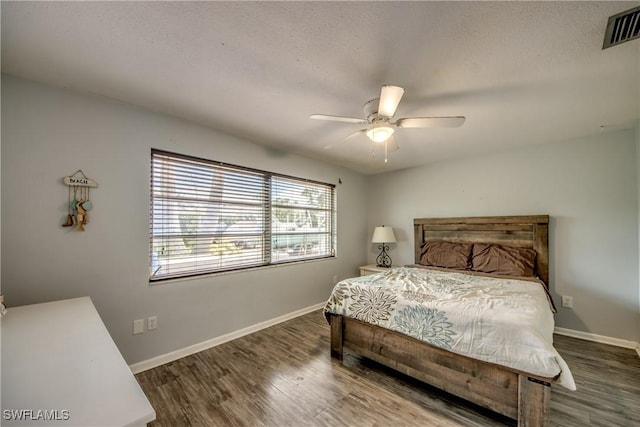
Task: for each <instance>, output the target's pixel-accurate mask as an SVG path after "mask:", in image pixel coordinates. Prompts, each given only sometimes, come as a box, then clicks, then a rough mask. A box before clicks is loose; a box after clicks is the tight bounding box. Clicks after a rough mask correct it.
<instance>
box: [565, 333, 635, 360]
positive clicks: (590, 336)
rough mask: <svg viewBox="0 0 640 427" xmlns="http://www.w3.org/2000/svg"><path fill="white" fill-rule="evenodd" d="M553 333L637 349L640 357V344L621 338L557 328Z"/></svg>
mask: <svg viewBox="0 0 640 427" xmlns="http://www.w3.org/2000/svg"><path fill="white" fill-rule="evenodd" d="M553 332H554V333H556V334H558V335H565V336H567V337H573V338H580V339H582V340H587V341H593V342H599V343H602V344H609V345H614V346H616V347H624V348H631V349H635V350H636V352H637V353H638V356H640V343H637V342H635V341H627V340H623V339H620V338H612V337H607V336H605V335H596V334H592V333H590V332H582V331H575V330H573V329H565V328H558V327H556V328H555V329H554V331H553Z"/></svg>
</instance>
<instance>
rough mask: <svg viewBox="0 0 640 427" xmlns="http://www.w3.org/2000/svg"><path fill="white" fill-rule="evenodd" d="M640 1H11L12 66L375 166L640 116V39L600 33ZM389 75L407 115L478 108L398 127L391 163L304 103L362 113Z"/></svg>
mask: <svg viewBox="0 0 640 427" xmlns="http://www.w3.org/2000/svg"><path fill="white" fill-rule="evenodd" d="M638 4H640V3H639V2H637V1H636V2H609V1H607V2H535V3H530V2H526V3H523V2H406V3H405V2H15V3H14V2H5V1H3V2H2V4H1V13H2V71H3V72H5V73H9V74H12V75H17V76H23V77H25V78H29V79H33V80H36V81H40V82H44V83H49V84H53V85H57V86H64V87H68V88H72V89H77V90H81V91H86V92H91V93H97V94H101V95H105V96H108V97H112V98H116V99H120V100H123V101H126V102H130V103H132V104H136V105H140V106H143V107H146V108H149V109H151V110H154V111H160V112H164V113H167V114H171V115H174V116H178V117H182V118H185V119H188V120H191V121H194V122H197V123H201V124H204V125H207V126H210V127H212V128H216V129H219V130H222V131H225V132H228V133H230V134H233V135H237V136H239V137H242V138H246V139H249V140H252V141H254V142H256V143H259V144H265V145H269V146H271V147H275V148H278V149H282V150H285V151H292V152H297V153H300V154H304V155H307V156H310V157H315V158H319V159H323V160H328V161H330V162H332V163H335V164H339V165H343V166H346V167H349V168H352V169H354V170H357V171H360V172H364V173H377V172H381V171H388V170H394V169H401V168H406V167H411V166H416V165H422V164H425V163H429V162H433V161H439V160H443V159H450V158H455V157H460V156H469V155H474V154H478V153H483V152H490V151H495V150H501V149H506V148H509V147H515V146H521V145H528V144H541V143H551V142H554V141H561V140H565V139H570V138H577V137H583V136H586V135H589V134H594V133H598V132H603V131H604V132H606V131H609V130H612V129H621V128H630V127H632V126H633V125H634V123H635V121H636V120H638V119H640V40H634V41H631V42H628V43H625V44H623V45H619V46H616V47H613V48H610V49H607V50H602V49H601V47H602V40H603V36H604V30H605V26H606V23H607V18H608V17H609V16H610V15H613V14H615V13H618V12H621V11H624V10H627V9H630V8H632V7H634V6H637V5H638ZM382 84H394V85H399V86H403V87H404V88H405V89H406V93H405V96H404V98H403V100H402V102H401V104H400V107H399V108H398V113H397V117H406V116H443V115H464V116H466V117H467V121H466V123H465V124H464V126H463V127H461V128H457V129H400V130H398V131H397V133H396V138H397V141H398V144H399V146H400V149H399V150H398V151H395V152H393V153H391V154H390V156H389V162H388V163H387V164H386V165H385V164H384V162H383V155H382V152H381V151H380V150H378V151H377V152H376V155H375V158H371V143H370V142H369V141H368V140H367V139H366V137H364V136H362V137H357V138H353V139H350V140H348V141H341V139H342V138H343V137H345V136H347V135H348V134H350V133H352V132H353V131H355V130H357V129H359V128H360V127H361V126H359V125H353V124H346V123H333V122H323V121H314V120H310V119H309V118H308V116H309V115H310V114H314V113H322V114H336V115H346V116H352V117H353V116H355V117H361V116H362V105H363V104H364V102H366V101H367V100H369V99H371V98H375V97H377V96H378V95H379V92H380V86H381V85H382ZM602 126H604V128H602ZM327 146H329V147H330V148H326V147H327Z"/></svg>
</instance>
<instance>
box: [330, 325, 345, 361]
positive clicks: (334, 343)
mask: <svg viewBox="0 0 640 427" xmlns="http://www.w3.org/2000/svg"><path fill="white" fill-rule="evenodd" d="M330 319H331V320H330V323H331V357H333V358H334V359H338V360H342V330H343V318H342V316H341V315H339V314H332V315H331V317H330Z"/></svg>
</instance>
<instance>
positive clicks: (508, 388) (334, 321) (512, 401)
mask: <svg viewBox="0 0 640 427" xmlns="http://www.w3.org/2000/svg"><path fill="white" fill-rule="evenodd" d="M329 322H330V325H331V357H333V358H336V359H338V360H342V357H343V351H344V349H345V348H346V349H349V350H351V351H353V352H354V353H355V354H358V355H361V356H364V357H367V358H369V359H371V360H374V361H376V362H378V363H381V364H383V365H385V366H388V367H390V368H392V369H395V370H397V371H399V372H402V373H404V374H406V375H409V376H410V377H413V378H416V379H418V380H421V381H423V382H425V383H427V384H430V385H432V386H434V387H437V388H440V389H442V390H444V391H446V392H448V393H451V394H453V395H456V396H459V397H461V398H463V399H466V400H469V401H471V402H474V403H476V404H478V405H481V406H483V407H485V408H488V409H491V410H493V411H495V412H497V413H500V414H503V415H505V416H507V417H509V418H513V419H517V420H518V426H520V427H524V426H527V427H532V426H547V425H549V404H550V388H551V387H550V382H551V381H552V380H551V379H549V378H542V377H535V376H532V375H528V374H526V373H524V372H518V371H514V370H511V369H509V368H505V367H502V366H498V365H494V364H491V363H486V362H482V361H479V360H475V359H471V358H469V357H466V356H461V355H458V354H455V353H451V352H449V351H447V350H443V349H440V348H437V347H433V346H431V345H429V344H427V343H425V342H422V341H419V340H416V339H414V338H412V337H409V336H406V335H404V334H400V333H398V332H395V331H391V330H388V329H384V328H381V327H378V326H375V325H370V324H367V323H364V322H360V321H358V320H355V319H351V318H347V317H343V316H340V315H335V314H330V315H329Z"/></svg>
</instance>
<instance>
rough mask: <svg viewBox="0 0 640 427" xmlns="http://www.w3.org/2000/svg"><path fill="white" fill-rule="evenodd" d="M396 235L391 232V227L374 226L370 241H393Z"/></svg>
mask: <svg viewBox="0 0 640 427" xmlns="http://www.w3.org/2000/svg"><path fill="white" fill-rule="evenodd" d="M395 241H396V235H395V234H393V228H391V227H385V226H384V225H383V226H382V227H376V229H375V230H373V238H372V239H371V243H395Z"/></svg>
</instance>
